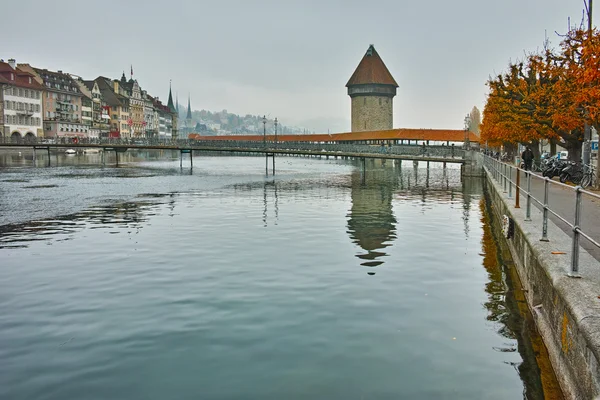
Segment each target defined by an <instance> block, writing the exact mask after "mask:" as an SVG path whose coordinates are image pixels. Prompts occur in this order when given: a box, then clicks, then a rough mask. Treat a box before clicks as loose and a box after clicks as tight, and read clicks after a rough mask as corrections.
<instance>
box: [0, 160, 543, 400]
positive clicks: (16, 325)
mask: <svg viewBox="0 0 600 400" xmlns="http://www.w3.org/2000/svg"><path fill="white" fill-rule="evenodd" d="M92 160H93V159H92ZM262 161H263V159H262V158H256V157H249V158H235V157H229V158H227V157H197V159H196V160H195V161H194V167H195V169H194V171H193V173H192V174H189V173H188V171H183V172H182V171H180V170H179V169H178V168H173V166H174V165H175V164H177V166H178V162H177V161H164V160H163V161H160V160H156V161H151V162H150V161H148V160H147V159H146V158H143V157H141V158H140V159H134V160H130V164H126V165H125V166H124V167H122V168H118V169H116V168H106V169H103V170H101V169H99V168H98V167H97V166H96V165H94V166H92V165H86V164H85V163H81V164H79V165H77V166H74V165H71V166H69V165H65V166H63V167H59V168H56V167H54V168H49V169H48V168H46V169H44V168H37V169H32V168H22V169H13V168H10V169H5V170H4V171H2V172H0V205H2V207H3V208H2V210H8V212H7V213H5V214H4V215H2V216H1V218H3V221H4V224H2V225H0V260H2V263H1V264H2V267H1V268H0V309H1V310H2V313H1V314H0V360H2V364H0V398H7V399H8V398H10V399H70V398H86V399H106V398H114V399H120V398H122V399H149V398H155V399H164V398H182V399H183V398H190V399H192V398H194V399H195V398H201V399H237V398H239V399H281V398H285V399H316V398H319V399H321V398H322V399H350V398H356V399H360V398H364V399H387V398H390V399H391V398H394V399H395V398H411V399H412V398H419V399H427V398H432V399H433V398H452V399H481V398H486V399H508V398H522V397H523V396H524V395H523V394H524V393H527V398H528V399H536V398H543V393H544V391H546V393H549V391H550V389H548V387H549V386H548V384H545V385H543V384H542V381H543V380H545V381H548V380H549V381H552V376H551V373H548V371H547V370H545V369H544V366H543V365H542V366H541V367H540V366H538V362H537V360H536V356H537V357H540V352H543V345H541V346H540V344H539V343H536V340H537V339H536V337H535V336H531V333H527V329H523V327H524V326H526V325H527V322H526V321H527V318H526V316H527V312H526V307H525V308H524V309H523V307H522V305H523V303H522V299H521V300H516V299H517V298H518V290H517V291H516V292H515V293H517V294H516V295H515V294H514V293H513V291H515V290H516V289H513V286H512V283H511V279H510V276H509V275H507V274H506V268H505V267H503V265H505V264H506V262H504V261H503V258H502V256H501V254H500V252H499V251H498V249H497V248H496V245H495V244H494V240H493V238H492V233H491V232H492V229H491V228H492V225H491V224H490V222H489V221H488V220H487V214H486V211H485V203H484V202H483V200H482V195H481V194H482V189H481V187H480V182H479V181H466V182H464V183H461V181H460V175H459V171H458V170H452V169H448V170H445V171H444V170H443V169H441V168H440V169H431V170H429V171H427V170H426V169H423V168H420V169H414V168H413V167H412V163H404V164H403V165H402V166H401V167H400V166H397V165H393V164H390V163H389V162H388V164H387V165H385V164H383V165H382V163H381V162H371V163H368V165H367V172H366V174H364V175H363V174H361V173H360V169H357V168H356V167H355V166H354V165H353V164H352V163H350V162H342V161H339V162H337V161H325V160H310V159H301V158H298V159H297V158H281V159H278V168H279V169H278V172H277V175H276V177H275V179H273V178H271V177H269V178H268V179H265V178H264V177H263V176H262V169H261V168H262V167H263V166H264V164H262ZM91 164H93V163H91ZM123 178H127V179H123ZM32 186H34V187H36V188H31V187H32ZM34 199H40V200H35V201H37V202H38V203H41V204H44V206H43V207H42V208H43V210H40V209H39V208H38V207H36V206H33V205H31V204H29V203H31V202H34ZM28 202H29V203H28ZM5 207H8V208H5ZM24 210H26V211H24ZM65 210H71V211H72V212H65ZM24 213H25V215H23V214H24ZM32 216H34V217H33V218H32ZM35 216H40V217H39V218H35ZM28 217H29V218H28ZM507 282H508V284H509V285H508V286H507ZM507 293H508V294H507ZM519 301H521V303H520V302H519ZM532 343H533V344H532ZM548 376H550V378H548ZM541 377H543V378H544V379H542V378H541ZM549 398H550V397H549ZM552 398H554V397H552Z"/></svg>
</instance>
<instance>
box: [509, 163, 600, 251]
mask: <svg viewBox="0 0 600 400" xmlns="http://www.w3.org/2000/svg"><path fill="white" fill-rule="evenodd" d="M513 175H514V172H513ZM515 179H516V176H513V180H515ZM554 182H558V178H554ZM521 187H522V188H525V189H526V188H527V179H526V177H525V174H524V173H521ZM596 193H597V192H596ZM531 194H532V196H533V197H535V198H537V199H538V200H539V201H540V202H543V201H544V181H543V178H542V177H541V175H540V174H538V177H537V178H536V177H534V176H532V177H531ZM515 195H516V193H515V191H514V189H513V202H514V197H515ZM582 199H583V202H582V209H581V229H582V230H583V232H585V233H586V234H587V235H589V236H591V237H592V238H593V239H594V240H595V241H597V242H600V199H597V198H594V197H592V196H589V195H586V194H585V193H584V194H583V197H582ZM513 204H514V203H513ZM531 204H532V207H534V206H535V207H537V208H538V209H539V210H542V206H541V205H540V204H538V203H537V202H536V201H535V200H533V199H532V200H531ZM548 204H549V206H550V209H551V210H553V211H555V212H556V213H557V214H559V215H560V216H562V217H563V218H564V219H566V220H567V221H569V222H570V223H573V222H574V221H575V190H574V188H573V189H567V188H565V187H563V186H561V185H555V184H552V183H551V184H550V186H549V191H548ZM520 206H521V208H522V209H523V210H525V209H526V207H527V195H526V194H525V193H524V192H523V191H521V198H520ZM532 209H533V208H532ZM549 216H550V220H552V222H554V223H555V224H556V225H557V226H558V227H559V228H561V229H562V230H563V231H564V232H565V233H566V234H567V235H569V237H573V231H572V228H571V227H570V226H568V225H567V224H565V223H564V222H563V221H561V220H560V219H558V218H556V216H554V215H552V214H551V213H549ZM541 237H542V232H541V231H540V238H541ZM548 239H549V240H550V243H552V237H550V236H548ZM579 244H580V246H581V247H583V248H584V249H585V250H587V251H588V252H589V253H590V255H592V256H593V257H594V258H595V259H596V260H598V261H600V248H598V247H596V246H595V245H594V244H592V243H591V242H590V241H589V240H587V239H585V238H584V237H581V236H580V239H579Z"/></svg>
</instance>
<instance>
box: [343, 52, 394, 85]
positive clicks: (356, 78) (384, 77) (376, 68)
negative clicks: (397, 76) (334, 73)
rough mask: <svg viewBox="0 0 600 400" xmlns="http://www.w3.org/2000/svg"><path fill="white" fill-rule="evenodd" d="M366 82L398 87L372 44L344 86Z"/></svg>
mask: <svg viewBox="0 0 600 400" xmlns="http://www.w3.org/2000/svg"><path fill="white" fill-rule="evenodd" d="M368 84H379V85H393V86H394V87H398V84H397V83H396V81H395V80H394V77H393V76H392V74H391V73H390V71H389V70H388V69H387V67H386V66H385V64H384V63H383V60H382V59H381V57H379V54H378V53H377V50H375V47H374V46H373V45H370V46H369V49H368V50H367V52H366V53H365V55H364V57H363V58H362V60H361V61H360V63H359V64H358V67H356V70H355V71H354V73H353V74H352V76H351V77H350V80H349V81H348V83H347V84H346V87H349V86H352V85H368Z"/></svg>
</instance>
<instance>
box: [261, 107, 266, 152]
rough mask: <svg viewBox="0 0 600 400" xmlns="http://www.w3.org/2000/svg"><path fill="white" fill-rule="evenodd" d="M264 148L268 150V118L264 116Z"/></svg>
mask: <svg viewBox="0 0 600 400" xmlns="http://www.w3.org/2000/svg"><path fill="white" fill-rule="evenodd" d="M262 123H263V147H264V148H265V149H266V148H267V116H266V115H263V120H262Z"/></svg>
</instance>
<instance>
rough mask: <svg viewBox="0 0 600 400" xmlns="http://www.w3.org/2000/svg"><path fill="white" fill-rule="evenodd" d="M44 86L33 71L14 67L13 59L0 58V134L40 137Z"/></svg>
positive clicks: (7, 137) (13, 137)
mask: <svg viewBox="0 0 600 400" xmlns="http://www.w3.org/2000/svg"><path fill="white" fill-rule="evenodd" d="M42 97H43V87H42V85H40V83H39V82H38V81H37V80H36V79H35V75H33V74H31V73H29V72H25V71H21V70H19V69H18V68H17V65H16V61H15V60H14V59H10V60H8V63H5V62H3V61H2V60H0V137H2V140H3V141H12V142H17V143H18V142H21V141H23V140H25V141H33V140H35V139H36V138H39V137H43V117H42V111H43V107H42Z"/></svg>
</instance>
